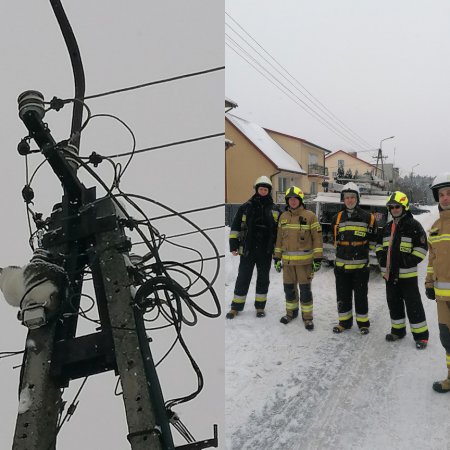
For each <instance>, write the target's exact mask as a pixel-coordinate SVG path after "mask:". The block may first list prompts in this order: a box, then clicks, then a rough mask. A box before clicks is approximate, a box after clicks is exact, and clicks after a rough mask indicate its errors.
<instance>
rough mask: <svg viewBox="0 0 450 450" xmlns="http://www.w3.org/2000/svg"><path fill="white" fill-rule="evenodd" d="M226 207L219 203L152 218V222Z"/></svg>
mask: <svg viewBox="0 0 450 450" xmlns="http://www.w3.org/2000/svg"><path fill="white" fill-rule="evenodd" d="M224 206H225V204H224V203H219V204H217V205H212V206H205V207H203V208H195V209H189V210H187V211H181V212H176V213H172V214H165V215H164V216H157V217H152V218H151V220H159V219H167V218H168V217H174V216H178V215H180V214H192V213H195V212H199V211H208V210H209V209H215V208H222V207H224Z"/></svg>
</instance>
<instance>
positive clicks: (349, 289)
mask: <svg viewBox="0 0 450 450" xmlns="http://www.w3.org/2000/svg"><path fill="white" fill-rule="evenodd" d="M341 202H343V207H342V209H341V211H339V212H338V213H337V214H336V215H335V216H334V217H333V219H332V220H331V229H332V230H333V232H334V244H335V246H336V261H335V266H334V275H335V278H336V299H337V310H338V315H339V324H338V325H336V326H335V327H333V332H334V333H342V332H343V331H345V330H348V329H349V328H351V327H352V325H353V307H352V303H353V302H352V297H354V299H355V312H356V323H357V325H358V328H359V332H360V333H361V334H363V335H365V334H368V333H369V327H370V321H369V316H368V312H369V305H368V300H367V292H368V283H369V270H370V269H369V249H370V248H375V244H376V232H377V224H376V222H375V216H374V214H373V213H369V212H367V211H365V210H363V209H362V208H360V206H359V202H360V192H359V187H358V186H357V185H356V184H355V183H353V182H350V183H347V184H345V185H344V186H343V187H342V191H341Z"/></svg>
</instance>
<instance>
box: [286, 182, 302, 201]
mask: <svg viewBox="0 0 450 450" xmlns="http://www.w3.org/2000/svg"><path fill="white" fill-rule="evenodd" d="M291 197H296V198H298V199H299V200H300V203H303V199H304V197H305V194H304V193H303V191H302V190H301V189H300V188H298V187H297V186H292V187H290V188H289V189H288V190H287V191H286V193H285V194H284V199H285V200H286V203H287V202H288V201H289V199H290V198H291Z"/></svg>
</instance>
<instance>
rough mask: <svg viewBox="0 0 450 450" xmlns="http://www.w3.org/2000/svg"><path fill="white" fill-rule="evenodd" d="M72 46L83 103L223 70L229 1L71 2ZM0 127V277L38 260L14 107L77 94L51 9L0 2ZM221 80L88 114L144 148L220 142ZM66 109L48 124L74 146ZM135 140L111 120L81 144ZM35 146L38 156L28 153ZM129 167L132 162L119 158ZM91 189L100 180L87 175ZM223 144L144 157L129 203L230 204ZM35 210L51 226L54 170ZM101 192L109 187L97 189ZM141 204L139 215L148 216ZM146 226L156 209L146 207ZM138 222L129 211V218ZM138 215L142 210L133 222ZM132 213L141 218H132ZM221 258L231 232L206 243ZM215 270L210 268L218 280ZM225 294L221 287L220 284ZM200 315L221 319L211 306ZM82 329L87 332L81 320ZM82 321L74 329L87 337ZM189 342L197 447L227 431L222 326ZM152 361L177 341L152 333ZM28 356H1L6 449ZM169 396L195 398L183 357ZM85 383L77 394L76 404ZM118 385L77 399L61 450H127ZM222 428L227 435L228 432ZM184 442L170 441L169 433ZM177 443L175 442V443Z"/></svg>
mask: <svg viewBox="0 0 450 450" xmlns="http://www.w3.org/2000/svg"><path fill="white" fill-rule="evenodd" d="M63 5H64V6H65V8H66V13H67V15H68V17H69V20H70V21H71V24H72V27H73V29H74V32H75V35H76V37H77V39H78V44H79V47H80V52H81V56H82V60H83V64H84V69H85V75H86V95H90V94H96V93H99V92H104V91H107V90H112V89H118V88H123V87H128V86H133V85H136V84H141V83H146V82H150V81H155V80H159V79H163V78H167V77H173V76H177V75H182V74H185V73H190V72H196V71H201V70H205V69H210V68H214V67H219V66H223V65H224V45H223V10H224V6H223V3H222V2H220V1H219V2H211V1H209V0H192V1H190V2H182V1H169V2H155V1H148V0H135V1H133V2H124V1H121V0H112V1H111V0H108V1H107V0H97V1H95V2H92V1H88V0H84V1H77V2H69V1H65V2H64V1H63ZM0 55H1V57H2V70H1V73H0V89H1V94H2V102H0V121H1V124H2V126H1V129H2V145H1V150H2V153H1V157H0V158H1V159H0V161H1V165H0V191H1V192H2V200H1V202H2V222H1V225H0V242H1V244H0V245H1V249H2V251H1V255H0V267H4V266H6V265H11V264H18V265H22V264H24V263H26V262H27V261H28V260H29V258H30V257H31V250H30V248H29V247H28V236H29V233H28V227H27V221H26V214H25V206H24V203H23V200H22V198H21V194H20V192H21V190H22V188H23V186H24V184H25V161H24V158H23V157H22V156H20V155H19V154H18V153H17V151H16V148H17V144H18V142H19V140H20V139H21V138H22V137H24V136H25V135H26V134H27V132H26V129H25V126H24V125H23V123H22V122H21V121H20V120H19V118H18V112H17V97H18V95H19V94H20V93H21V92H23V91H25V90H29V89H35V90H38V91H40V92H42V93H43V94H44V96H45V99H46V100H50V99H51V98H52V97H53V96H57V97H61V98H70V97H72V96H73V92H74V90H73V77H72V69H71V66H70V62H69V57H68V53H67V50H66V47H65V43H64V41H63V38H62V35H61V32H60V30H59V27H58V25H57V22H56V19H55V17H54V14H53V11H52V9H51V6H50V2H49V1H47V0H21V1H17V2H1V3H0ZM223 86H224V73H223V70H222V71H220V72H215V73H212V74H208V75H203V76H199V77H195V78H190V79H186V80H181V81H177V82H173V83H168V84H162V85H159V86H153V87H148V88H144V89H140V90H136V91H132V92H128V93H123V94H118V95H113V96H109V97H104V98H99V99H96V100H92V101H90V102H89V106H90V108H91V110H92V113H93V114H98V113H108V114H115V115H117V116H119V117H120V119H122V120H123V121H125V122H126V123H127V124H128V126H130V127H131V128H132V129H133V131H134V133H135V135H136V140H137V149H140V148H146V147H150V146H155V145H160V144H165V143H169V142H174V141H179V140H184V139H191V138H195V137H199V136H203V135H209V134H215V133H221V132H223V91H224V88H223ZM71 114H72V107H71V106H66V107H65V108H64V109H63V110H61V111H60V112H58V113H57V112H54V111H52V112H49V113H47V114H46V117H45V121H46V122H48V124H49V127H50V129H51V131H52V134H53V137H54V138H55V140H57V141H59V140H63V139H67V138H68V137H69V136H68V132H69V130H70V120H71ZM131 143H132V140H131V138H130V135H129V133H128V132H127V130H126V129H125V128H124V127H122V126H121V125H120V123H118V122H117V121H114V120H108V119H105V118H98V119H93V120H92V122H91V123H90V125H89V126H88V127H87V128H86V130H85V132H84V133H83V135H82V138H81V151H80V153H81V155H83V156H87V155H89V154H90V153H91V152H92V151H96V152H97V153H101V154H105V155H108V154H116V153H122V152H126V151H130V150H131ZM32 147H33V148H35V147H36V146H35V145H32ZM42 161H43V157H42V155H40V154H36V155H32V156H31V157H29V165H30V173H31V172H32V171H33V170H34V169H35V167H36V166H37V165H38V164H39V163H40V162H42ZM122 162H125V160H122ZM97 170H98V173H99V174H100V175H101V176H102V177H104V178H105V180H106V181H107V183H109V182H110V181H111V179H112V178H111V175H112V174H111V169H110V167H107V165H106V164H103V165H101V166H100V167H99V168H98V169H97ZM80 177H82V179H83V182H84V183H85V185H86V186H88V187H89V186H92V185H94V184H95V182H94V180H92V179H91V178H89V177H88V176H87V175H86V174H85V173H81V171H80ZM223 180H224V170H223V138H220V137H219V138H216V139H211V140H207V141H202V142H196V143H193V144H189V145H182V146H181V145H180V146H177V147H173V148H170V149H165V150H157V151H154V152H150V153H144V154H141V155H137V156H136V158H135V160H134V161H133V162H132V163H131V165H130V167H129V169H128V170H127V172H126V173H125V175H124V178H123V181H122V184H121V187H122V189H123V190H124V191H126V192H131V193H137V194H141V195H146V196H149V197H151V198H153V199H155V200H157V201H160V202H162V203H165V204H167V205H168V206H170V207H172V208H174V209H176V210H178V211H184V210H188V209H193V208H200V207H205V206H212V205H215V204H220V203H223V198H224V194H223V186H224V181H223ZM32 187H33V189H34V192H35V202H34V205H33V208H34V210H35V211H38V212H42V213H44V216H47V215H48V214H49V213H50V211H51V207H52V205H53V204H55V203H57V202H59V201H60V199H61V194H62V191H61V187H60V185H59V183H58V182H57V180H56V177H55V175H54V174H53V172H52V171H51V170H50V169H49V167H47V165H45V166H43V168H42V169H41V170H40V171H39V172H38V173H37V175H36V177H35V179H34V182H33V185H32ZM98 194H99V195H102V194H103V193H102V191H101V189H100V190H99V192H98ZM141 206H142V205H141ZM145 210H146V212H148V214H149V215H150V216H155V215H161V214H162V211H161V210H158V209H157V208H154V207H150V206H149V205H145ZM130 212H131V211H130ZM131 213H132V215H135V213H134V212H131ZM135 216H136V215H135ZM189 218H190V219H193V220H194V221H195V222H197V223H198V224H199V225H200V226H202V227H212V226H217V225H223V210H221V209H215V210H209V211H207V212H205V213H199V214H196V215H190V216H189ZM155 225H156V227H157V228H158V229H159V230H160V231H161V232H163V233H167V234H169V235H170V234H174V232H183V231H189V230H188V227H187V226H186V225H185V224H183V223H182V222H180V221H176V220H167V221H159V222H158V223H155ZM209 235H210V236H211V237H212V238H213V239H214V240H215V241H216V243H217V245H218V246H219V251H220V253H223V230H216V231H212V232H209ZM181 243H182V244H185V245H186V244H187V245H191V246H194V247H200V248H201V250H202V251H203V253H204V256H205V257H210V256H212V255H213V252H212V250H211V249H208V248H207V246H206V245H205V243H204V240H203V241H202V240H201V239H200V238H198V237H195V235H194V237H191V238H190V239H189V240H188V241H185V242H181ZM165 247H166V250H163V253H164V257H166V258H170V259H174V258H177V259H178V260H180V261H183V260H189V259H196V258H197V257H198V255H196V254H192V253H190V254H189V253H188V252H185V253H180V251H179V250H174V248H173V247H172V248H170V246H169V245H166V246H165ZM213 269H214V265H213V264H212V263H210V264H207V269H206V273H205V275H206V276H208V277H210V276H211V275H212V273H213ZM215 287H216V289H217V291H218V293H219V295H220V296H222V292H223V279H221V278H220V279H219V280H218V282H217V283H216V285H215ZM201 301H202V302H203V303H202V306H203V307H204V308H206V309H208V310H209V311H212V310H213V309H214V308H213V306H212V303H211V302H210V299H209V298H208V297H204V298H203V299H202V300H201ZM81 322H83V321H81ZM83 326H84V325H83V323H81V324H80V327H83ZM0 330H1V331H0V342H1V345H0V347H1V348H0V351H7V350H19V349H22V348H23V347H24V343H25V335H26V329H25V328H24V327H23V326H21V325H20V323H19V322H18V321H17V320H16V311H15V310H13V309H12V308H11V307H10V306H9V305H7V304H6V303H5V302H4V301H3V299H2V300H1V302H0ZM186 339H187V341H188V345H189V347H190V349H191V351H192V354H193V356H194V358H195V359H196V360H197V362H198V364H199V366H200V367H201V368H202V370H203V372H204V376H205V388H204V391H203V392H202V393H201V394H200V396H199V397H198V398H197V399H196V400H195V401H193V402H190V403H188V404H187V406H186V407H180V408H179V409H178V411H177V412H179V413H180V416H181V419H182V420H183V422H184V423H185V424H186V425H187V426H188V427H189V429H190V431H191V432H192V434H193V435H194V436H195V438H196V439H198V440H200V439H206V438H211V437H212V429H213V423H219V427H220V428H219V430H220V431H223V426H222V425H223V410H224V387H223V364H224V358H223V353H224V350H223V321H222V319H221V318H219V319H206V318H203V317H202V318H201V319H200V322H199V325H198V327H197V328H196V329H195V330H191V329H188V330H186ZM154 342H155V344H154V345H155V347H156V348H155V349H154V351H155V359H159V358H160V357H161V356H162V354H163V353H164V352H163V348H165V349H166V350H167V349H168V346H170V344H171V343H172V338H170V340H169V338H168V337H167V336H166V335H163V337H162V338H158V337H157V336H156V335H155V336H154ZM20 362H21V358H20V357H17V358H13V359H11V358H10V359H1V360H0V373H1V378H2V388H1V389H0V393H1V398H2V401H1V402H0V448H2V449H7V448H10V447H11V442H12V437H13V433H14V424H15V420H16V411H17V384H18V379H19V370H18V369H16V370H13V369H12V366H14V365H17V364H20ZM161 374H162V375H160V376H161V378H162V385H163V391H164V392H165V395H166V399H167V398H168V397H169V398H171V396H172V397H173V395H174V394H175V395H179V394H188V393H190V392H192V391H193V390H194V389H195V386H196V384H195V376H194V374H193V372H192V370H191V369H190V367H189V365H188V364H187V363H186V360H185V359H183V357H182V355H181V353H176V357H175V358H172V359H170V360H169V361H168V364H166V368H163V365H161ZM79 384H80V381H76V382H74V383H72V384H71V389H69V390H68V391H66V393H65V396H64V397H65V399H66V400H68V401H69V402H70V401H71V399H72V398H73V395H74V394H75V392H76V389H77V388H78V386H79ZM114 385H115V379H114V377H113V376H112V375H111V374H106V375H100V376H96V377H91V378H90V379H89V380H88V382H87V384H86V387H85V389H84V390H83V392H82V394H81V397H80V405H79V407H78V409H77V412H76V413H75V415H74V417H73V419H72V420H71V421H69V422H68V423H66V424H65V425H64V427H63V429H62V431H61V434H60V438H59V445H58V448H63V449H64V450H74V449H77V450H78V449H80V448H85V449H88V450H89V449H92V450H94V449H99V448H110V449H113V450H115V449H117V450H122V449H124V448H127V446H128V445H127V441H126V434H127V429H126V422H125V416H124V407H123V402H122V398H121V397H115V396H114V394H113V390H114ZM220 431H219V433H220ZM175 434H176V433H175ZM177 442H178V443H180V440H178V441H177Z"/></svg>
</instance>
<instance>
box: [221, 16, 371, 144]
mask: <svg viewBox="0 0 450 450" xmlns="http://www.w3.org/2000/svg"><path fill="white" fill-rule="evenodd" d="M225 14H226V15H227V16H228V17H229V18H230V19H231V20H232V21H233V22H234V23H235V24H236V25H237V26H238V27H239V28H240V29H241V30H242V31H243V32H244V33H245V34H246V35H247V36H248V37H249V38H250V39H251V40H252V41H253V42H255V43H256V45H257V46H258V47H259V48H260V49H261V50H262V51H263V52H264V53H265V54H266V55H268V56H269V58H270V59H271V60H272V61H274V63H275V64H276V65H277V66H278V67H280V68H281V69H282V70H283V71H284V72H285V73H286V74H287V75H288V76H289V77H290V78H291V79H292V80H294V81H295V83H296V84H297V86H295V84H293V83H292V82H291V81H289V80H288V78H287V77H286V76H285V75H284V74H283V73H282V72H280V71H279V70H278V69H277V68H276V67H275V66H274V65H273V64H271V63H270V61H268V60H267V59H266V58H265V57H264V56H263V55H261V54H260V53H259V52H258V50H256V49H255V48H254V47H253V46H252V45H251V44H249V42H248V41H247V40H246V39H245V38H244V37H242V35H240V34H239V32H238V31H236V30H235V29H234V28H233V27H232V26H231V25H230V24H229V23H227V22H225V25H226V26H227V27H229V28H230V29H231V30H232V31H233V32H234V33H235V34H236V35H237V36H239V38H240V39H242V40H243V41H244V42H245V43H246V44H247V45H248V46H249V47H250V48H252V49H253V50H254V51H255V52H256V53H257V54H258V55H259V56H260V57H261V58H263V59H264V61H266V62H267V63H268V64H269V65H270V66H271V67H272V68H273V69H275V70H276V71H277V72H278V73H279V74H280V75H281V76H283V78H285V79H286V80H287V81H289V83H290V84H292V85H293V86H294V87H296V89H298V90H299V92H301V93H302V95H304V96H305V97H306V98H307V99H308V100H309V101H310V102H311V103H312V104H313V105H314V106H315V107H317V108H319V109H320V110H321V111H322V112H323V113H324V114H326V115H327V116H328V117H330V119H332V120H335V121H336V122H337V123H338V124H339V125H340V126H341V127H342V128H343V129H345V130H347V131H348V132H349V133H351V134H352V135H353V136H354V137H355V138H356V139H358V140H359V141H360V142H361V143H362V145H363V146H369V147H371V145H370V144H369V143H368V142H367V141H365V140H364V139H363V138H362V137H361V136H359V135H358V134H357V133H355V132H354V131H353V130H352V129H351V128H350V127H348V126H347V125H346V124H345V123H344V122H342V121H341V120H340V119H339V118H338V117H337V116H336V115H335V114H333V113H332V112H331V111H330V110H329V109H328V108H327V107H326V106H325V105H324V104H323V103H322V102H321V101H320V100H318V99H317V98H316V97H315V96H314V95H313V94H312V93H311V92H310V91H309V90H308V89H307V88H306V87H305V86H304V85H303V84H302V83H300V81H298V79H297V78H295V77H294V76H293V75H292V74H291V73H289V71H288V70H287V69H286V68H285V67H283V66H282V65H281V64H280V63H279V62H278V61H277V60H276V59H275V58H274V57H273V56H272V55H271V54H270V53H269V52H268V51H267V50H266V49H264V47H263V46H262V45H261V44H260V43H259V42H258V41H257V40H256V39H255V38H254V37H253V36H251V35H250V34H249V33H248V32H247V31H246V30H245V29H244V28H243V27H242V25H240V24H239V23H238V22H237V21H236V20H235V19H234V18H233V17H232V16H231V15H230V14H228V13H227V12H225ZM298 86H300V88H299V87H298ZM305 92H306V93H305ZM360 145H361V144H360Z"/></svg>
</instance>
